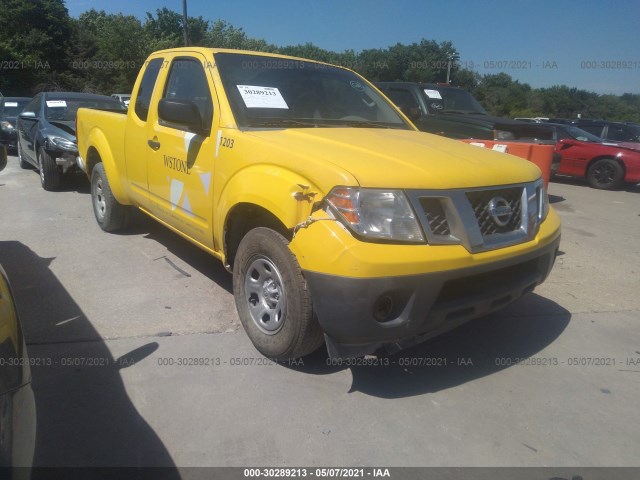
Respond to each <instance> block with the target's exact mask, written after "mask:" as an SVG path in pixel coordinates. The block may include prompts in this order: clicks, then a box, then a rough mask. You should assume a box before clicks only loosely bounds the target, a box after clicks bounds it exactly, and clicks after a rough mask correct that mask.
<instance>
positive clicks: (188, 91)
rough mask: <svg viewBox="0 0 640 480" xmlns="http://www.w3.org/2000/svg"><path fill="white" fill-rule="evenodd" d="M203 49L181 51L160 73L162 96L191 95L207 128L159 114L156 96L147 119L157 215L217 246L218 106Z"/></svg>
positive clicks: (151, 197)
mask: <svg viewBox="0 0 640 480" xmlns="http://www.w3.org/2000/svg"><path fill="white" fill-rule="evenodd" d="M210 64H211V62H207V60H206V58H205V57H204V56H203V55H200V54H197V53H193V54H180V55H179V56H176V57H174V58H172V59H171V63H170V65H169V67H168V71H167V73H166V75H164V76H161V78H160V79H159V81H160V82H164V85H163V86H162V95H161V96H160V98H159V99H158V100H160V99H171V100H183V101H184V100H187V101H191V102H193V103H195V105H196V106H197V107H198V110H199V112H200V116H201V118H202V124H203V128H202V130H201V131H194V130H191V129H189V128H188V127H185V126H181V125H176V124H171V123H168V122H165V121H162V120H160V119H159V118H158V111H157V109H158V102H154V106H153V108H154V109H155V111H154V112H153V115H150V116H149V119H150V120H152V121H150V122H148V125H147V145H148V147H147V178H148V182H149V200H150V209H151V211H152V213H153V214H154V215H156V216H157V217H158V218H160V219H161V220H163V221H165V222H166V223H168V224H169V225H171V226H172V227H174V228H176V229H177V230H179V231H181V232H182V233H184V234H186V235H188V236H189V237H191V238H192V239H194V240H196V241H197V242H198V243H201V244H203V245H204V246H206V247H209V248H213V228H212V221H213V218H212V210H213V195H212V193H213V192H212V190H213V189H212V188H211V185H212V181H213V167H214V157H215V138H211V131H212V130H213V131H215V129H216V128H217V123H218V120H217V115H216V114H214V113H217V111H218V109H217V108H214V106H215V101H216V98H215V95H213V94H212V92H214V87H213V82H212V80H211V77H210V75H209V72H208V69H207V68H205V65H210Z"/></svg>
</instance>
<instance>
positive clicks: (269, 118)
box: [215, 53, 410, 129]
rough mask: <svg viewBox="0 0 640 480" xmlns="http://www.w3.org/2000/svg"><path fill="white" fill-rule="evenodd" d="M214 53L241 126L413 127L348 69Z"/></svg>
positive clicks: (300, 61)
mask: <svg viewBox="0 0 640 480" xmlns="http://www.w3.org/2000/svg"><path fill="white" fill-rule="evenodd" d="M215 59H216V65H217V67H218V70H219V72H220V77H221V79H222V83H223V85H224V88H225V91H226V93H227V97H228V98H229V102H230V104H231V109H232V110H233V114H234V116H235V118H236V121H237V123H238V126H240V127H276V128H283V127H297V128H302V127H343V126H348V127H373V128H401V129H409V128H410V127H409V125H408V124H407V123H405V121H404V120H403V119H402V117H401V116H400V115H399V114H398V113H397V112H396V111H395V109H394V108H393V107H392V106H391V105H389V103H388V102H387V101H386V100H385V99H384V98H383V97H382V96H380V95H379V94H378V93H377V92H376V91H375V90H373V89H372V88H371V87H369V85H367V84H366V83H365V82H364V81H363V80H362V79H361V78H360V77H359V76H357V75H356V74H354V73H352V72H349V71H347V70H343V69H341V68H336V67H332V66H329V65H322V64H318V63H314V62H306V61H302V60H289V59H284V58H275V57H263V56H258V55H243V54H234V53H218V54H216V55H215Z"/></svg>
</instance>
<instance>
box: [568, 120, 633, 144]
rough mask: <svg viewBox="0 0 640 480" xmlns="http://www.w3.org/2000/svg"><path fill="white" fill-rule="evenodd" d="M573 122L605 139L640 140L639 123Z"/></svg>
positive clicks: (618, 140) (614, 140)
mask: <svg viewBox="0 0 640 480" xmlns="http://www.w3.org/2000/svg"><path fill="white" fill-rule="evenodd" d="M573 124H574V125H575V126H576V127H578V128H581V129H582V130H585V131H587V132H589V133H591V134H593V135H595V136H596V137H600V138H602V139H604V140H607V141H611V142H636V143H639V142H640V125H632V124H628V123H622V122H608V121H606V120H576V121H575V122H573Z"/></svg>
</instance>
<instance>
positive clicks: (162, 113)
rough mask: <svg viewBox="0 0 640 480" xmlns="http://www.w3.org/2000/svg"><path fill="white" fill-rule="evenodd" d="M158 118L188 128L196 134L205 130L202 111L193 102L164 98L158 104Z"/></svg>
mask: <svg viewBox="0 0 640 480" xmlns="http://www.w3.org/2000/svg"><path fill="white" fill-rule="evenodd" d="M158 117H159V118H160V120H162V121H164V122H167V123H173V124H176V125H179V126H181V127H186V128H188V129H189V130H191V131H193V132H196V133H202V132H203V130H204V127H203V125H202V116H201V115H200V110H198V106H197V105H196V104H195V103H194V102H192V101H191V100H170V99H167V98H163V99H162V100H160V103H159V104H158Z"/></svg>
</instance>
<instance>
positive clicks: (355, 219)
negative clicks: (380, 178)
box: [326, 187, 424, 243]
mask: <svg viewBox="0 0 640 480" xmlns="http://www.w3.org/2000/svg"><path fill="white" fill-rule="evenodd" d="M326 200H327V202H328V204H329V205H330V206H331V207H332V208H331V210H332V211H333V212H335V213H337V215H338V217H339V218H340V220H342V221H343V223H345V225H347V227H349V228H350V229H351V230H352V231H353V232H354V233H355V234H356V235H358V236H361V237H364V238H365V239H368V240H387V241H391V242H414V243H415V242H424V237H423V235H422V231H421V229H420V225H419V224H418V221H417V220H416V217H415V214H414V213H413V210H412V209H411V205H409V202H408V200H407V198H406V196H405V195H404V193H403V192H402V191H401V190H380V189H372V188H351V187H336V188H334V189H333V190H332V191H331V192H330V193H329V195H328V196H327V198H326Z"/></svg>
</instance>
